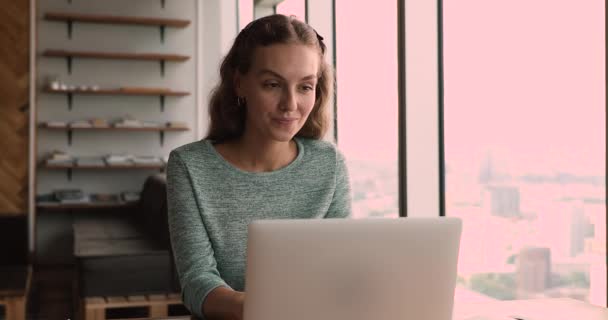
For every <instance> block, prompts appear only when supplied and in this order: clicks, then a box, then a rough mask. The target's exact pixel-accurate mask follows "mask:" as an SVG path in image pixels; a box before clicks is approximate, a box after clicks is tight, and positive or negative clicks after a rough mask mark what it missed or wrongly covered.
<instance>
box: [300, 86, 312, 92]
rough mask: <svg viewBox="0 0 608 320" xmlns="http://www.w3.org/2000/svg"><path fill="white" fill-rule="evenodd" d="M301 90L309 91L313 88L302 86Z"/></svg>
mask: <svg viewBox="0 0 608 320" xmlns="http://www.w3.org/2000/svg"><path fill="white" fill-rule="evenodd" d="M302 90H304V91H311V90H314V88H313V87H311V86H303V87H302Z"/></svg>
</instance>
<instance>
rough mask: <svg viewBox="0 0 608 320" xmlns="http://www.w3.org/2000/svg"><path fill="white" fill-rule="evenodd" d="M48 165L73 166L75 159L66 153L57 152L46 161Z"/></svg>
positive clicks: (52, 153)
mask: <svg viewBox="0 0 608 320" xmlns="http://www.w3.org/2000/svg"><path fill="white" fill-rule="evenodd" d="M45 163H46V164H47V165H59V166H60V165H73V164H74V158H73V157H72V156H70V155H68V154H67V153H65V152H64V151H59V150H55V151H53V152H51V154H49V156H48V157H47V159H46V160H45Z"/></svg>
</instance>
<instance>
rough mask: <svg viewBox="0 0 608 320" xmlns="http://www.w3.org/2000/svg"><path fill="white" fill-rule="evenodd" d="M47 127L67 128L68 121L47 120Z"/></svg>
mask: <svg viewBox="0 0 608 320" xmlns="http://www.w3.org/2000/svg"><path fill="white" fill-rule="evenodd" d="M45 125H46V127H47V128H67V126H68V123H67V122H65V121H57V120H54V121H47V122H45Z"/></svg>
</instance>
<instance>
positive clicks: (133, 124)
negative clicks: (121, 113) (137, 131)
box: [113, 118, 143, 128]
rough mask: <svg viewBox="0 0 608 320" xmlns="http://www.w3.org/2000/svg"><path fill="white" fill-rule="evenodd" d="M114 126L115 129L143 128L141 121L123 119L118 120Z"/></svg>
mask: <svg viewBox="0 0 608 320" xmlns="http://www.w3.org/2000/svg"><path fill="white" fill-rule="evenodd" d="M113 126H114V127H115V128H141V127H142V126H143V124H142V122H141V121H140V120H136V119H130V118H122V119H118V120H116V121H115V122H114V124H113Z"/></svg>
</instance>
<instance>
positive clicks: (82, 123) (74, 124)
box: [70, 120, 93, 128]
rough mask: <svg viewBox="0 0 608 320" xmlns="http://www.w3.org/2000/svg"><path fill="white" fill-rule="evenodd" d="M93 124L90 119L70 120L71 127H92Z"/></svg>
mask: <svg viewBox="0 0 608 320" xmlns="http://www.w3.org/2000/svg"><path fill="white" fill-rule="evenodd" d="M92 127H93V124H92V123H91V121H89V120H76V121H72V122H70V128H92Z"/></svg>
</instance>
